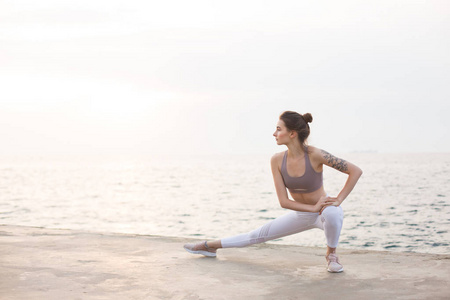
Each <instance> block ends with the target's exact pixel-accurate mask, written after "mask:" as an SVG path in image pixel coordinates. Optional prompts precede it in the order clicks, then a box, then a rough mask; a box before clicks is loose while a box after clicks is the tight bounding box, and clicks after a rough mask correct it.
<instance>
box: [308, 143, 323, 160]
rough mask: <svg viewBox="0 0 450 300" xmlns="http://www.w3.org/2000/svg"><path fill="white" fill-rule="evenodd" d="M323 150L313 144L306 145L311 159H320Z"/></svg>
mask: <svg viewBox="0 0 450 300" xmlns="http://www.w3.org/2000/svg"><path fill="white" fill-rule="evenodd" d="M323 152H324V150H322V149H319V148H317V147H314V146H308V156H309V158H310V159H313V160H322V159H323Z"/></svg>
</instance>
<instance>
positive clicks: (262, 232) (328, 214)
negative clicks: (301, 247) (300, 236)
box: [221, 206, 344, 248]
mask: <svg viewBox="0 0 450 300" xmlns="http://www.w3.org/2000/svg"><path fill="white" fill-rule="evenodd" d="M343 220H344V212H343V210H342V207H340V206H328V207H326V208H325V209H324V210H323V212H322V214H320V215H319V213H310V212H301V211H291V212H289V213H287V214H285V215H282V216H280V217H278V218H276V219H275V220H272V221H270V222H269V223H267V224H265V225H263V226H262V227H260V228H258V229H255V230H253V231H250V232H248V233H243V234H239V235H235V236H232V237H227V238H224V239H222V240H221V243H222V247H223V248H231V247H245V246H248V245H252V244H259V243H264V242H266V241H270V240H273V239H278V238H281V237H283V236H287V235H291V234H294V233H299V232H302V231H305V230H309V229H313V228H320V229H322V230H323V231H324V232H325V237H326V239H327V245H328V246H329V247H331V248H336V247H337V245H338V242H339V235H340V234H341V228H342V223H343Z"/></svg>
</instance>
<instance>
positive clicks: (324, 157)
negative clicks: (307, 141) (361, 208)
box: [319, 150, 363, 205]
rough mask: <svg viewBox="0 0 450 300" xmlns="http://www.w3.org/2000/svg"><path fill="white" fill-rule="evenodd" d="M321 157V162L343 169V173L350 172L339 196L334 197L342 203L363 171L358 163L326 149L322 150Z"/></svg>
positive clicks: (339, 169)
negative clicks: (346, 159) (353, 162)
mask: <svg viewBox="0 0 450 300" xmlns="http://www.w3.org/2000/svg"><path fill="white" fill-rule="evenodd" d="M319 159H320V162H321V163H323V164H324V165H327V166H329V167H331V168H334V169H336V170H338V171H341V172H342V173H345V174H348V178H347V181H346V182H345V185H344V187H343V188H342V190H341V191H340V193H339V194H338V196H337V197H336V198H334V199H335V200H336V201H337V202H338V205H340V204H341V203H342V202H343V201H344V200H345V198H347V196H348V195H349V194H350V192H351V191H352V190H353V188H354V187H355V185H356V183H357V182H358V179H359V177H361V175H362V173H363V172H362V170H361V169H360V168H358V167H357V166H356V165H354V164H352V163H350V162H347V161H345V160H343V159H341V158H338V157H336V156H334V155H332V154H330V153H328V152H327V151H325V150H320V156H319Z"/></svg>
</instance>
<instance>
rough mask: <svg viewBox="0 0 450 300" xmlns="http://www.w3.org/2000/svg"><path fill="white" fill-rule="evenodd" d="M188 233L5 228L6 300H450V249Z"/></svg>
mask: <svg viewBox="0 0 450 300" xmlns="http://www.w3.org/2000/svg"><path fill="white" fill-rule="evenodd" d="M191 241H192V240H189V241H188V240H186V239H182V238H170V237H159V236H142V235H125V234H109V233H108V234H101V233H90V232H81V231H73V230H58V229H44V228H34V227H22V226H10V225H0V299H2V300H8V299H11V300H18V299H46V300H51V299H55V300H56V299H57V300H61V299H108V300H110V299H246V300H248V299H251V300H256V299H358V300H360V299H450V255H433V254H414V253H392V252H376V251H356V250H340V252H339V255H340V259H341V262H342V263H343V265H344V267H345V272H344V273H340V274H331V273H328V272H327V271H326V268H325V258H324V256H323V255H324V252H325V249H320V248H305V247H297V246H281V245H273V244H262V245H257V246H251V247H248V248H240V249H224V250H219V252H218V257H217V258H206V257H202V256H196V255H192V254H190V253H188V252H185V251H184V249H183V244H184V243H186V242H191Z"/></svg>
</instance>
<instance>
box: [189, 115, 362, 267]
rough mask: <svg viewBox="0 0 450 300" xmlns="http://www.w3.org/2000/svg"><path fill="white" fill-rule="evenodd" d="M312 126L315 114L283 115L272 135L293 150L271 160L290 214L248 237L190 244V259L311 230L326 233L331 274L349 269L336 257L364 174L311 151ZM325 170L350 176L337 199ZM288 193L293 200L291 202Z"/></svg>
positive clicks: (342, 162) (279, 190) (277, 189)
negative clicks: (348, 204)
mask: <svg viewBox="0 0 450 300" xmlns="http://www.w3.org/2000/svg"><path fill="white" fill-rule="evenodd" d="M311 122H312V116H311V114H310V113H306V114H304V115H301V114H299V113H296V112H293V111H285V112H284V113H282V114H281V115H280V119H279V120H278V123H277V129H276V131H275V133H274V134H273V135H274V136H275V139H276V141H277V144H278V145H286V146H287V148H288V150H287V151H285V152H280V153H277V154H275V155H274V156H273V157H272V159H271V167H272V175H273V180H274V183H275V189H276V192H277V196H278V200H279V201H280V205H281V207H283V208H287V209H290V210H291V211H290V212H288V213H287V214H285V215H283V216H280V217H278V218H276V219H275V220H272V221H270V222H269V223H267V224H265V225H263V226H262V227H260V228H258V229H255V230H253V231H250V232H248V233H244V234H239V235H236V236H232V237H228V238H224V239H221V240H216V241H209V242H206V241H205V242H201V243H197V244H186V245H184V248H185V249H186V250H187V251H189V252H190V253H194V254H202V255H205V256H211V257H215V256H216V251H217V249H219V248H231V247H245V246H248V245H252V244H257V243H263V242H266V241H269V240H273V239H278V238H280V237H283V236H287V235H291V234H294V233H299V232H302V231H305V230H308V229H312V228H320V229H322V230H323V231H324V232H325V237H326V240H327V253H326V255H325V257H326V259H327V262H328V267H327V270H328V271H329V272H342V271H343V270H344V267H343V266H342V264H341V263H340V262H339V259H338V256H337V255H336V247H337V245H338V242H339V235H340V233H341V228H342V222H343V211H342V207H341V206H340V205H341V203H342V202H343V201H344V200H345V198H347V196H348V195H349V194H350V192H351V191H352V190H353V187H354V186H355V185H356V182H357V181H358V179H359V177H360V176H361V174H362V171H361V169H360V168H358V167H357V166H355V165H354V164H351V163H350V162H347V161H345V160H343V159H340V158H337V157H335V156H333V155H331V154H330V153H328V152H326V151H324V150H321V149H318V148H315V147H312V146H307V145H306V139H307V138H308V136H309V133H310V129H309V125H308V123H311ZM323 165H327V166H329V167H332V168H334V169H336V170H338V171H341V172H343V173H346V174H348V179H347V181H346V183H345V185H344V187H343V188H342V190H341V191H340V193H339V194H338V195H337V196H336V197H330V196H328V194H327V193H326V192H325V190H324V187H323V182H322V169H323ZM286 189H288V190H289V193H290V194H291V197H292V199H293V200H291V199H289V197H288V194H287V191H286Z"/></svg>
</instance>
